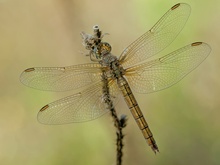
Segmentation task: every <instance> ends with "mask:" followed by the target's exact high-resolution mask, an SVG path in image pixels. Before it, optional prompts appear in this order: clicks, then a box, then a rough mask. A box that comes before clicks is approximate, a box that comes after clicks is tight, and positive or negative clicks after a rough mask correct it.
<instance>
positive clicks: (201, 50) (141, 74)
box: [125, 42, 211, 93]
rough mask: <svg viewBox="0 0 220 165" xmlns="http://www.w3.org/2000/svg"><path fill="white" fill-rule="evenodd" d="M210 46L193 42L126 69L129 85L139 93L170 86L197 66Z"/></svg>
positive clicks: (206, 54) (208, 51) (209, 49)
mask: <svg viewBox="0 0 220 165" xmlns="http://www.w3.org/2000/svg"><path fill="white" fill-rule="evenodd" d="M210 52H211V47H210V46H209V45H208V44H206V43H202V42H195V43H193V44H190V45H187V46H185V47H183V48H180V49H178V50H176V51H174V52H172V53H170V54H168V55H166V56H164V57H162V58H159V59H156V60H152V61H149V62H146V63H143V64H140V65H137V66H134V67H131V68H128V69H126V74H125V75H126V77H127V79H128V82H129V84H130V86H131V87H132V88H133V89H134V90H135V91H136V92H139V93H151V92H156V91H159V90H162V89H165V88H168V87H170V86H172V85H173V84H175V83H177V82H178V81H180V80H181V79H182V78H183V77H184V76H186V75H187V74H188V73H190V72H191V71H192V70H193V69H195V68H196V67H197V66H199V64H200V63H202V61H203V60H205V58H206V57H207V56H208V55H209V53H210Z"/></svg>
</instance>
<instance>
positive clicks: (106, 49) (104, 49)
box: [100, 42, 112, 54]
mask: <svg viewBox="0 0 220 165" xmlns="http://www.w3.org/2000/svg"><path fill="white" fill-rule="evenodd" d="M111 50H112V47H111V45H110V44H109V43H107V42H103V43H102V44H101V49H100V53H101V54H107V53H110V52H111Z"/></svg>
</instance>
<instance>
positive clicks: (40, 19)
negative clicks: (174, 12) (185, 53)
mask: <svg viewBox="0 0 220 165" xmlns="http://www.w3.org/2000/svg"><path fill="white" fill-rule="evenodd" d="M178 2H179V1H176V0H166V1H164V0H120V1H118V0H111V1H109V0H92V1H91V0H80V1H76V0H75V1H74V0H46V1H45V0H31V1H30V0H19V1H17V0H0V85H1V92H0V107H1V109H0V164H1V165H14V164H16V165H20V164H22V165H60V164H67V165H69V164H71V165H72V164H77V165H87V164H89V165H113V164H115V159H116V158H115V157H116V155H115V154H116V153H115V138H116V137H115V130H114V127H113V123H112V119H111V118H110V116H109V115H105V116H103V117H101V118H99V119H97V120H94V121H91V122H86V123H79V124H68V125H59V126H51V125H42V124H40V123H38V122H37V119H36V115H37V112H38V110H39V109H40V108H41V107H42V106H44V105H46V104H47V103H49V102H52V101H54V100H57V99H59V98H62V97H65V96H68V95H70V94H72V93H75V91H70V92H64V93H55V92H44V91H37V90H34V89H31V88H27V87H25V86H23V85H22V84H21V83H20V82H19V75H20V73H21V72H22V71H23V70H24V69H26V68H29V67H33V66H68V65H74V64H80V63H86V62H89V58H88V57H85V56H83V55H82V54H81V53H80V51H84V49H83V46H82V45H81V42H82V41H81V37H80V35H79V33H80V32H81V31H85V32H89V33H90V32H92V26H93V25H95V24H98V25H99V26H100V28H101V30H103V32H108V33H110V35H108V36H105V41H108V42H109V43H110V44H111V45H112V47H113V51H112V52H113V54H116V55H119V54H120V53H121V52H122V50H123V49H124V48H125V47H126V46H128V45H129V44H130V43H131V42H132V41H134V40H135V39H136V38H137V37H139V36H140V35H141V34H143V33H144V32H146V31H147V30H149V29H150V28H151V27H152V26H153V25H154V24H155V23H156V22H157V21H158V19H159V18H160V17H161V16H162V15H163V14H164V13H165V12H166V11H167V10H168V9H169V8H170V7H172V6H173V5H174V4H176V3H178ZM183 2H185V3H189V4H190V5H191V7H192V13H191V16H190V18H189V20H188V22H187V24H186V26H185V28H184V29H183V31H182V32H181V34H180V35H179V36H178V37H177V39H176V40H175V41H174V42H173V44H172V45H171V46H169V47H168V48H167V49H166V50H165V51H163V52H162V53H161V55H162V54H166V53H168V52H171V51H173V50H175V49H177V48H179V47H181V46H185V45H187V44H189V43H192V42H195V41H204V42H207V43H209V44H210V45H211V46H212V52H211V54H210V56H209V57H208V58H207V59H206V60H205V61H204V62H203V63H202V64H201V65H200V66H199V67H198V68H197V69H196V70H195V71H193V72H192V73H191V74H190V75H188V76H187V77H185V78H184V79H183V80H182V81H181V82H180V83H178V84H177V85H175V86H173V87H172V88H169V89H166V90H164V91H161V92H157V93H153V94H149V95H141V94H135V96H136V97H137V100H138V102H139V105H140V106H141V108H142V111H143V113H144V114H145V116H146V118H147V120H148V122H149V124H150V127H151V130H152V131H153V134H154V137H155V139H156V140H157V144H158V146H159V149H160V153H159V154H157V155H156V156H155V155H154V153H153V152H152V151H151V149H150V147H148V145H147V144H146V142H145V140H144V138H143V136H142V134H141V132H140V131H139V129H138V127H137V126H136V123H135V121H134V120H133V119H132V116H131V114H130V112H129V111H128V108H127V107H126V105H125V103H124V102H123V100H122V101H121V103H120V104H119V105H118V106H117V107H116V108H117V109H120V111H119V114H122V113H123V114H126V115H127V116H128V118H129V120H128V126H127V127H126V129H125V134H126V137H125V148H124V158H123V161H124V164H125V165H134V164H135V165H155V164H157V165H162V164H163V165H164V164H169V165H185V164H189V165H194V164H195V165H197V164H199V165H207V164H209V165H219V164H220V157H219V155H220V111H219V110H220V101H219V98H220V91H219V90H220V76H219V69H220V62H219V61H220V46H219V43H220V32H219V29H220V11H219V6H220V1H219V0H209V1H197V0H191V1H190V0H185V1H183Z"/></svg>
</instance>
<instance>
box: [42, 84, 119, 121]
mask: <svg viewBox="0 0 220 165" xmlns="http://www.w3.org/2000/svg"><path fill="white" fill-rule="evenodd" d="M102 85H103V83H102V82H99V83H96V84H95V85H93V86H91V87H90V88H88V89H86V90H84V91H82V92H80V93H77V94H74V95H71V96H68V97H66V98H63V99H60V100H57V101H55V102H52V103H50V104H48V105H46V106H44V107H43V108H41V110H40V111H39V113H38V121H39V122H40V123H43V124H67V123H73V122H84V121H90V120H93V119H96V118H98V117H100V116H102V115H103V114H105V113H107V112H109V109H107V108H106V107H108V106H107V105H106V104H105V103H104V101H103V92H102ZM109 87H110V98H111V100H112V101H113V105H115V104H116V103H117V100H118V94H119V90H118V87H117V84H116V82H115V81H112V80H110V82H109Z"/></svg>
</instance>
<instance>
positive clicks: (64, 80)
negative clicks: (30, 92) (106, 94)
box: [20, 63, 102, 91]
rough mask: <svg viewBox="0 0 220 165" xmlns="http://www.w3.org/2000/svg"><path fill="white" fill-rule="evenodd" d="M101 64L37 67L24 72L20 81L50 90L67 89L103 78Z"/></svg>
mask: <svg viewBox="0 0 220 165" xmlns="http://www.w3.org/2000/svg"><path fill="white" fill-rule="evenodd" d="M101 74H102V73H101V65H100V64H94V63H89V64H81V65H73V66H67V67H36V68H29V69H26V70H25V71H24V72H22V74H21V76H20V81H21V82H22V83H23V84H24V85H26V86H29V87H32V88H36V89H39V90H48V91H67V90H71V89H77V88H80V87H83V86H86V85H90V84H92V83H95V82H97V81H100V80H101Z"/></svg>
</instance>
